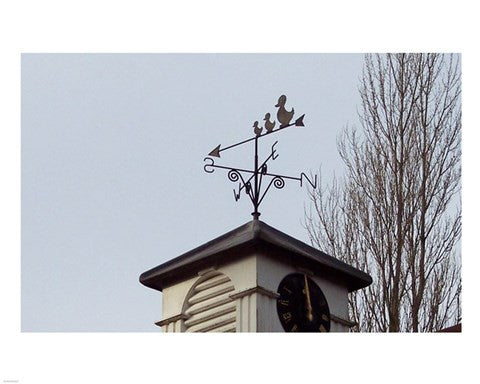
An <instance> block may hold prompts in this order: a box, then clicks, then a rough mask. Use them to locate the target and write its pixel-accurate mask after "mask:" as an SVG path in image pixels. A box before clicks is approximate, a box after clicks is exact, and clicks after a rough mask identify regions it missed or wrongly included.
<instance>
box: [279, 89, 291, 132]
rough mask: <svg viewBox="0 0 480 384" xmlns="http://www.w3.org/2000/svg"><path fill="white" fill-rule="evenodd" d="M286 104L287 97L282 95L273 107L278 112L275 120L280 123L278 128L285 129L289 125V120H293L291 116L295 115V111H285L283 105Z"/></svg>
mask: <svg viewBox="0 0 480 384" xmlns="http://www.w3.org/2000/svg"><path fill="white" fill-rule="evenodd" d="M286 102H287V96H285V95H282V96H280V97H279V98H278V103H277V105H275V107H278V112H277V119H278V121H279V122H280V124H281V125H280V128H283V127H285V126H286V125H288V124H289V123H290V120H292V118H293V114H294V113H295V110H294V109H293V107H292V110H291V111H290V112H288V111H287V110H286V109H285V103H286Z"/></svg>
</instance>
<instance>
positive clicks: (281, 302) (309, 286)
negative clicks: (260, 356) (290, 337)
mask: <svg viewBox="0 0 480 384" xmlns="http://www.w3.org/2000/svg"><path fill="white" fill-rule="evenodd" d="M278 293H279V295H280V297H279V298H278V299H277V313H278V317H279V319H280V322H281V323H282V326H283V329H284V330H285V331H286V332H329V331H330V311H329V309H328V304H327V300H326V299H325V296H324V295H323V292H322V290H321V289H320V288H319V286H318V285H317V284H315V282H314V281H313V280H312V279H310V278H309V277H307V275H304V274H301V273H293V274H291V275H287V276H285V277H284V279H283V280H282V281H281V282H280V285H279V286H278Z"/></svg>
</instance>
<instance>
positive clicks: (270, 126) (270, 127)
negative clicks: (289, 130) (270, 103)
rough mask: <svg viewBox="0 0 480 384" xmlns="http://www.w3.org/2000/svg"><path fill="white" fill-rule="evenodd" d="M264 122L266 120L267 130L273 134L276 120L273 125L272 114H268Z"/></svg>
mask: <svg viewBox="0 0 480 384" xmlns="http://www.w3.org/2000/svg"><path fill="white" fill-rule="evenodd" d="M263 120H265V129H266V130H267V132H272V131H273V128H275V120H273V123H272V122H271V121H270V113H266V114H265V117H264V118H263Z"/></svg>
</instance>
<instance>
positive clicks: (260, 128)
mask: <svg viewBox="0 0 480 384" xmlns="http://www.w3.org/2000/svg"><path fill="white" fill-rule="evenodd" d="M253 128H254V129H253V132H255V135H257V136H260V134H261V133H262V129H263V128H262V127H259V126H258V121H255V122H254V123H253Z"/></svg>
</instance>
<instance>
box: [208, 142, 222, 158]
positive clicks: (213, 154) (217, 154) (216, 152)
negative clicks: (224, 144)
mask: <svg viewBox="0 0 480 384" xmlns="http://www.w3.org/2000/svg"><path fill="white" fill-rule="evenodd" d="M220 145H221V144H218V146H217V147H215V149H214V150H212V152H210V153H209V154H208V156H215V157H220Z"/></svg>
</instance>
